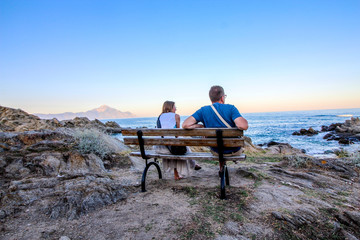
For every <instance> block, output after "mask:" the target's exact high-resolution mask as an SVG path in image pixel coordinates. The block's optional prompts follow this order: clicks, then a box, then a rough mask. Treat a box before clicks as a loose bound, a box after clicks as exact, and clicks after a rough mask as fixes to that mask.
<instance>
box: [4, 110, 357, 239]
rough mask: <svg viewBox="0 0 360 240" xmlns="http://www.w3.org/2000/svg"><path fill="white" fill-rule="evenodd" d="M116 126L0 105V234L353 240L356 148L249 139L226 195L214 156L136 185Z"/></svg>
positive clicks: (134, 165) (137, 171) (138, 168)
mask: <svg viewBox="0 0 360 240" xmlns="http://www.w3.org/2000/svg"><path fill="white" fill-rule="evenodd" d="M356 121H357V120H356V119H355V120H354V123H355V122H356ZM354 123H353V122H350V123H346V124H347V125H341V126H337V127H336V128H335V129H334V130H331V131H334V134H335V133H336V134H338V132H339V133H340V132H341V133H344V132H342V131H343V130H345V129H347V130H346V131H345V132H352V134H353V133H354V131H353V129H354V127H353V126H354ZM336 129H338V131H337V130H336ZM340 129H341V130H340ZM350 129H352V130H350ZM118 131H121V127H120V126H118V125H117V124H116V123H114V122H108V123H106V124H103V123H101V122H100V121H98V120H94V121H90V120H88V119H85V118H75V119H73V120H64V121H57V120H56V119H52V120H43V119H39V118H38V117H36V116H33V115H30V114H27V113H26V112H24V111H22V110H19V109H11V108H6V107H0V185H1V189H0V223H1V224H0V239H6V240H7V239H9V240H10V239H219V240H225V239H360V230H359V229H360V213H359V212H360V197H359V196H360V180H359V179H360V177H359V173H360V153H359V154H358V155H354V156H353V157H352V158H339V159H314V158H311V157H310V156H307V155H306V153H305V152H304V151H303V150H301V149H295V148H293V147H292V146H291V145H289V144H287V143H277V142H270V143H268V144H266V145H264V146H262V147H261V146H257V145H254V144H253V143H252V141H251V139H250V138H246V141H245V144H246V147H245V153H246V154H247V156H248V157H247V160H246V161H245V162H243V163H240V164H238V165H235V164H233V163H229V171H230V181H231V182H230V185H231V187H230V188H228V190H227V191H228V192H227V195H228V200H225V201H224V200H220V199H219V197H218V185H219V178H218V176H217V174H216V173H217V171H218V166H217V164H218V163H217V162H201V163H199V164H200V165H201V166H202V169H201V170H200V171H196V172H193V173H192V176H190V177H188V178H185V179H183V180H180V181H174V180H173V176H171V174H170V175H167V174H165V176H164V178H165V179H164V180H158V179H157V175H156V173H155V172H151V171H150V172H149V176H148V178H149V180H148V182H147V184H148V185H147V189H148V192H146V193H140V192H139V191H140V187H139V181H140V179H141V173H142V170H143V167H144V162H143V160H142V159H139V158H133V157H129V152H130V149H129V148H128V147H126V146H125V145H124V144H123V143H122V142H121V141H119V140H117V139H115V138H113V137H111V136H110V135H109V134H108V133H113V132H118ZM196 150H197V151H199V150H201V149H196ZM203 150H204V151H207V149H203Z"/></svg>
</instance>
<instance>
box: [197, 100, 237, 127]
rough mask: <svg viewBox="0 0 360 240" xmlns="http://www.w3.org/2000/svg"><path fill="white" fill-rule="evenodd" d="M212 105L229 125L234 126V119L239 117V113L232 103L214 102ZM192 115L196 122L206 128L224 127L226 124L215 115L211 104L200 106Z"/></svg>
mask: <svg viewBox="0 0 360 240" xmlns="http://www.w3.org/2000/svg"><path fill="white" fill-rule="evenodd" d="M213 106H214V107H215V109H216V110H217V111H218V113H219V114H220V115H221V117H222V118H223V119H224V120H225V121H226V122H227V123H228V124H229V125H230V126H231V127H236V125H235V122H234V120H235V119H236V118H238V117H241V114H240V113H239V111H238V110H237V108H236V107H235V106H234V105H231V104H220V103H214V104H213ZM192 116H193V117H194V118H195V119H196V121H197V122H202V123H203V124H204V127H206V128H226V125H225V124H224V123H223V122H222V121H221V120H220V118H219V117H218V116H217V115H216V113H215V112H214V110H213V109H212V108H211V105H208V106H204V107H202V108H200V109H199V110H198V111H196V112H195V113H194V114H193V115H192Z"/></svg>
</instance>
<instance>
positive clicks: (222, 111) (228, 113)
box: [155, 86, 248, 180]
mask: <svg viewBox="0 0 360 240" xmlns="http://www.w3.org/2000/svg"><path fill="white" fill-rule="evenodd" d="M209 97H210V100H211V103H212V104H211V105H208V106H204V107H201V108H200V109H199V110H197V111H196V112H195V113H194V114H192V115H191V116H190V117H188V118H187V119H186V120H185V121H184V123H183V124H182V127H183V128H185V129H192V128H204V127H205V128H234V127H236V128H239V129H241V130H247V129H248V122H247V120H246V119H245V118H244V117H242V116H241V114H240V112H239V110H238V109H237V108H236V107H235V106H234V105H231V104H225V99H226V95H225V92H224V89H223V88H222V87H221V86H212V87H211V88H210V91H209ZM200 123H201V124H200ZM157 127H158V128H167V129H170V128H180V116H179V114H176V106H175V102H172V101H166V102H164V104H163V108H162V113H161V114H160V116H159V118H158V120H157ZM155 150H156V151H157V152H159V153H165V154H166V153H169V154H171V153H173V154H185V153H186V152H187V151H190V148H189V147H185V148H184V149H182V148H181V147H178V148H175V147H173V148H171V147H168V148H166V147H165V146H156V149H155ZM210 151H211V153H212V154H214V155H217V149H216V148H211V149H210ZM240 154H241V149H240V147H235V148H225V149H224V156H235V155H240ZM220 167H221V166H220ZM163 168H164V170H165V172H171V171H174V176H175V180H179V179H181V178H183V177H184V176H186V175H189V172H190V171H189V170H190V169H194V170H200V169H201V167H200V166H199V165H197V164H196V162H195V161H194V160H189V161H183V160H170V159H163Z"/></svg>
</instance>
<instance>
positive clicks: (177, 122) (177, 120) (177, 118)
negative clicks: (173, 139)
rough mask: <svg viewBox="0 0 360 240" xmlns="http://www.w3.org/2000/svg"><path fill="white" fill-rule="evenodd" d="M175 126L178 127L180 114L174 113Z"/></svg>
mask: <svg viewBox="0 0 360 240" xmlns="http://www.w3.org/2000/svg"><path fill="white" fill-rule="evenodd" d="M175 121H176V128H180V115H179V114H175Z"/></svg>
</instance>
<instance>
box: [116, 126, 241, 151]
mask: <svg viewBox="0 0 360 240" xmlns="http://www.w3.org/2000/svg"><path fill="white" fill-rule="evenodd" d="M138 134H141V138H142V141H143V144H144V145H172V146H209V147H218V137H219V134H221V139H222V144H223V147H243V146H244V139H243V138H242V136H243V131H242V130H239V129H237V128H196V129H181V128H174V129H162V128H154V129H149V128H143V129H122V135H123V136H124V143H125V144H126V145H139V144H140V143H139V137H138ZM168 136H172V137H173V138H161V137H168ZM175 137H176V138H175Z"/></svg>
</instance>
